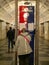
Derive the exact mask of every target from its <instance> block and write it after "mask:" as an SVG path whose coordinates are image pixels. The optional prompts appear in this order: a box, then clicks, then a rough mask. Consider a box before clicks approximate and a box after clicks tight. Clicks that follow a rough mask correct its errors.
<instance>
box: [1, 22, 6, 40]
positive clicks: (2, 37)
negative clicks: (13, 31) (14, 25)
mask: <svg viewBox="0 0 49 65" xmlns="http://www.w3.org/2000/svg"><path fill="white" fill-rule="evenodd" d="M5 38H6V23H5V22H0V40H1V39H5Z"/></svg>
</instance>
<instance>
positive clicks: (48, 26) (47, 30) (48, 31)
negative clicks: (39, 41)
mask: <svg viewBox="0 0 49 65" xmlns="http://www.w3.org/2000/svg"><path fill="white" fill-rule="evenodd" d="M44 38H45V39H46V40H49V23H48V22H45V23H44Z"/></svg>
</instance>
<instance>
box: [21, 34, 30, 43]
mask: <svg viewBox="0 0 49 65" xmlns="http://www.w3.org/2000/svg"><path fill="white" fill-rule="evenodd" d="M21 36H23V37H24V38H25V39H26V41H27V42H28V43H29V42H30V41H29V39H28V38H27V37H26V36H24V35H22V34H21Z"/></svg>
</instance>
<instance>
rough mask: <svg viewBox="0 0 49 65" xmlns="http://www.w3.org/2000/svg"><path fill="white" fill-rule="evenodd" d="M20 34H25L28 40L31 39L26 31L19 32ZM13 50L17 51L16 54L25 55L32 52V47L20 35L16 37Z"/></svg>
mask: <svg viewBox="0 0 49 65" xmlns="http://www.w3.org/2000/svg"><path fill="white" fill-rule="evenodd" d="M21 34H22V35H24V36H26V37H27V38H28V40H29V41H30V40H31V37H30V35H28V33H27V32H24V33H21ZM15 50H16V51H17V54H18V55H25V54H29V53H31V52H32V49H31V47H30V45H29V43H28V41H27V40H26V39H25V38H24V37H23V36H21V35H19V36H18V37H17V40H16V44H15Z"/></svg>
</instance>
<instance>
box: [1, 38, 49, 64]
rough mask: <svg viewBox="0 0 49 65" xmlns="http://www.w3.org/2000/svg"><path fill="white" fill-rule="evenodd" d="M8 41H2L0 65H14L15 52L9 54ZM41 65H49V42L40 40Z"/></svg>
mask: <svg viewBox="0 0 49 65" xmlns="http://www.w3.org/2000/svg"><path fill="white" fill-rule="evenodd" d="M7 50H8V45H7V40H0V65H14V61H13V58H14V54H15V53H14V52H13V53H12V52H11V53H8V52H7ZM39 65H49V41H47V40H45V39H43V38H39Z"/></svg>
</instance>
